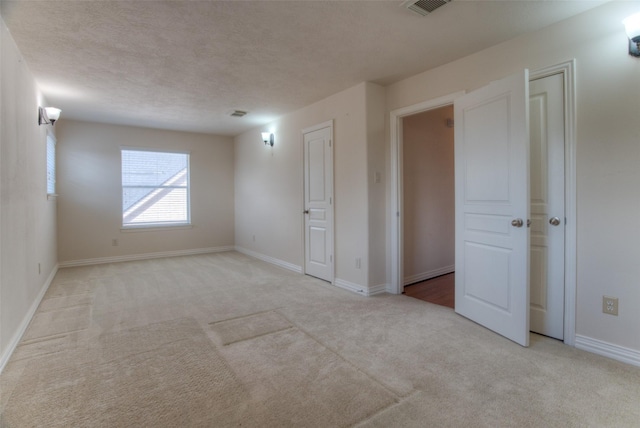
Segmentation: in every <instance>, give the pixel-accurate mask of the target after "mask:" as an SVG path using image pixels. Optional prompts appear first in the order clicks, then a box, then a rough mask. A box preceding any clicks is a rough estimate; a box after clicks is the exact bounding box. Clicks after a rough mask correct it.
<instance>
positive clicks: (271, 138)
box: [262, 132, 274, 147]
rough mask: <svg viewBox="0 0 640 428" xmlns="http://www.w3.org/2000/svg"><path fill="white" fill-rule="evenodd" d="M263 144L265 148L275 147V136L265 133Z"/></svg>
mask: <svg viewBox="0 0 640 428" xmlns="http://www.w3.org/2000/svg"><path fill="white" fill-rule="evenodd" d="M262 142H263V143H264V145H265V146H271V147H273V142H274V135H273V134H272V133H271V132H263V133H262Z"/></svg>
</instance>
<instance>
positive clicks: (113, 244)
mask: <svg viewBox="0 0 640 428" xmlns="http://www.w3.org/2000/svg"><path fill="white" fill-rule="evenodd" d="M111 245H112V246H114V247H117V246H118V240H117V239H115V238H113V239H112V240H111Z"/></svg>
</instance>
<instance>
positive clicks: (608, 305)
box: [602, 296, 618, 316]
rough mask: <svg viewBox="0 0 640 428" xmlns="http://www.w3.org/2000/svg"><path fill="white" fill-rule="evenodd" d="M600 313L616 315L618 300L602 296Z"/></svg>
mask: <svg viewBox="0 0 640 428" xmlns="http://www.w3.org/2000/svg"><path fill="white" fill-rule="evenodd" d="M602 312H604V313H605V314H609V315H616V316H617V315H618V298H617V297H609V296H602Z"/></svg>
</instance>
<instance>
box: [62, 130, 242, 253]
mask: <svg viewBox="0 0 640 428" xmlns="http://www.w3.org/2000/svg"><path fill="white" fill-rule="evenodd" d="M56 128H58V147H57V149H58V193H59V194H60V196H59V198H58V236H59V242H58V253H59V258H60V262H61V263H64V262H72V261H80V260H87V259H96V258H105V257H117V256H130V255H137V254H148V253H158V252H167V251H180V250H193V249H206V248H216V247H225V246H232V245H233V229H234V217H233V193H234V178H233V156H234V155H233V142H232V139H231V138H229V137H217V136H212V135H204V134H193V133H185V132H173V131H163V130H154V129H147V128H136V127H130V126H117V125H105V124H99V123H90V122H80V121H71V120H67V121H62V120H61V121H60V123H59V124H56ZM121 146H130V147H140V148H153V149H166V150H181V151H188V152H190V153H191V156H190V168H191V169H190V173H191V221H192V225H193V227H192V228H187V229H184V228H174V229H171V228H169V229H162V228H157V229H153V230H142V229H140V230H136V231H125V232H123V231H121V225H122V187H121V164H120V162H121V160H120V147H121ZM113 239H117V240H118V243H119V245H118V246H112V245H111V244H112V240H113Z"/></svg>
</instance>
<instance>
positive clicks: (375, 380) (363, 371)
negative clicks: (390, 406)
mask: <svg viewBox="0 0 640 428" xmlns="http://www.w3.org/2000/svg"><path fill="white" fill-rule="evenodd" d="M278 313H279V314H280V315H282V317H284V319H286V320H287V321H289V322H290V323H291V324H292V325H293V326H295V328H297V329H298V330H300V331H301V332H303V333H304V334H305V335H307V336H309V337H310V338H311V339H312V340H314V341H315V342H316V343H318V344H319V345H320V346H323V347H324V348H326V349H328V350H329V351H331V352H332V353H333V354H335V355H336V356H337V357H338V358H340V359H341V360H342V361H344V362H345V363H347V364H348V365H350V366H351V367H353V368H355V369H356V371H358V372H360V373H362V374H364V375H365V376H366V377H368V378H369V379H371V380H372V381H373V382H375V383H377V384H379V385H380V386H382V388H384V389H385V390H386V391H388V392H389V393H391V395H392V396H393V397H394V401H395V402H396V403H397V402H398V400H399V399H401V398H404V397H405V396H406V395H405V396H403V395H400V394H398V393H397V392H396V391H394V390H393V389H391V388H390V387H388V386H387V385H385V384H384V383H383V382H382V381H380V380H379V379H377V378H376V377H374V376H373V375H371V374H369V373H367V372H366V371H365V370H364V369H362V368H360V367H358V366H357V365H355V364H354V363H352V362H351V361H349V360H347V359H346V358H345V357H343V356H342V355H340V354H339V353H338V351H336V350H334V349H333V348H331V347H330V346H328V345H325V344H324V343H322V342H321V341H320V340H318V339H317V338H316V337H315V336H313V335H312V334H310V333H309V332H308V331H306V330H305V329H304V328H302V327H300V326H299V325H298V324H296V323H295V322H293V321H291V320H290V319H289V317H287V316H286V315H284V314H283V313H281V312H278Z"/></svg>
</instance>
